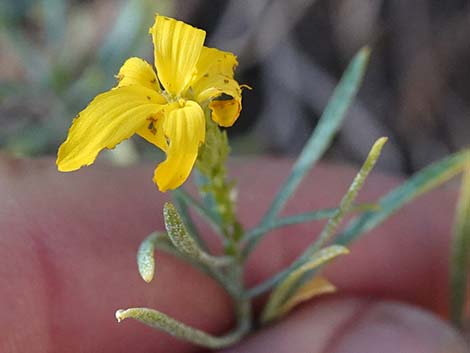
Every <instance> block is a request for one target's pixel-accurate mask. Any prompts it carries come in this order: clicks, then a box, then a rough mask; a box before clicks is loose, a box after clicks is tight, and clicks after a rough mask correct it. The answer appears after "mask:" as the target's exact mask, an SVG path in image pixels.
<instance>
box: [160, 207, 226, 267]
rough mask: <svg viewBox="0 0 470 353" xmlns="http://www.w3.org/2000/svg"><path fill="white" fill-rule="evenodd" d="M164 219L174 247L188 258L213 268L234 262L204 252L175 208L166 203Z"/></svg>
mask: <svg viewBox="0 0 470 353" xmlns="http://www.w3.org/2000/svg"><path fill="white" fill-rule="evenodd" d="M163 218H164V220H165V227H166V230H167V232H168V236H169V237H170V239H171V242H172V243H173V245H174V246H175V247H176V248H177V249H178V250H179V251H180V252H181V253H182V254H184V255H186V256H187V257H188V258H190V259H193V260H197V261H199V262H201V263H203V264H206V265H208V266H211V267H217V266H224V265H227V264H229V263H230V262H231V261H232V260H231V259H230V258H227V257H215V256H212V255H209V254H208V253H206V252H205V251H203V250H202V249H201V248H200V247H199V245H198V244H197V243H196V241H195V240H194V239H193V238H192V237H191V235H189V233H188V232H187V230H186V227H185V225H184V223H183V221H182V220H181V217H180V215H179V213H178V211H177V210H176V208H175V206H173V205H172V204H171V203H169V202H167V203H165V206H164V207H163Z"/></svg>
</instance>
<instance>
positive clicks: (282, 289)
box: [261, 245, 349, 323]
mask: <svg viewBox="0 0 470 353" xmlns="http://www.w3.org/2000/svg"><path fill="white" fill-rule="evenodd" d="M347 253H349V250H348V249H347V248H345V247H344V246H338V245H331V246H329V247H327V248H324V249H321V250H319V251H317V252H316V253H314V254H313V255H311V256H310V258H309V259H308V261H306V262H305V263H304V264H303V265H302V266H300V267H298V268H297V269H295V270H293V271H291V272H290V273H289V274H288V275H287V276H286V278H285V279H284V280H283V281H282V282H281V283H279V285H278V286H277V287H276V288H275V289H274V291H273V292H272V293H271V295H270V297H269V300H268V302H267V304H266V306H265V307H264V310H263V313H262V315H261V321H262V322H263V323H266V322H268V321H271V320H273V319H275V318H277V317H278V316H279V314H280V312H279V310H280V309H281V308H282V306H283V304H284V303H286V302H287V301H288V300H289V298H290V297H291V296H292V295H293V294H295V288H294V287H296V286H297V284H298V281H299V279H300V278H301V277H302V275H303V274H304V273H306V272H307V271H310V270H312V269H314V268H317V267H319V266H320V265H322V264H325V263H326V262H328V261H330V260H332V259H334V258H335V257H337V256H339V255H343V254H347Z"/></svg>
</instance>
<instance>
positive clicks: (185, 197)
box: [173, 188, 222, 234]
mask: <svg viewBox="0 0 470 353" xmlns="http://www.w3.org/2000/svg"><path fill="white" fill-rule="evenodd" d="M173 195H175V197H178V198H179V199H180V200H182V201H183V202H185V203H186V204H187V205H188V206H192V207H193V208H194V209H195V210H196V212H197V213H198V214H199V215H200V216H201V217H203V218H204V219H205V220H206V221H207V223H208V224H209V225H210V226H211V227H212V229H214V231H216V232H217V233H218V234H222V225H221V224H220V220H219V218H218V217H217V215H215V214H214V213H213V212H212V211H211V210H210V209H208V208H207V207H205V206H203V205H201V203H199V202H198V201H197V200H196V199H194V198H193V197H192V196H191V195H190V194H189V193H188V192H187V191H186V190H184V189H182V188H179V189H176V190H173Z"/></svg>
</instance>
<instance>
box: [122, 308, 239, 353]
mask: <svg viewBox="0 0 470 353" xmlns="http://www.w3.org/2000/svg"><path fill="white" fill-rule="evenodd" d="M128 318H132V319H135V320H137V321H140V322H142V323H144V324H145V325H148V326H150V327H153V328H156V329H159V330H162V331H164V332H166V333H168V334H170V335H173V336H175V337H177V338H179V339H182V340H185V341H189V342H191V343H194V344H197V345H199V346H202V347H207V348H212V349H216V348H223V347H226V346H229V345H231V344H233V343H235V342H237V341H238V340H240V338H241V336H242V335H241V333H239V332H233V333H232V334H228V335H227V336H222V337H215V336H212V335H210V334H208V333H205V332H203V331H201V330H198V329H196V328H193V327H190V326H188V325H186V324H184V323H182V322H180V321H178V320H175V319H173V318H171V317H169V316H168V315H166V314H164V313H162V312H160V311H157V310H153V309H148V308H130V309H126V310H118V311H116V319H117V321H118V322H121V321H122V320H124V319H128Z"/></svg>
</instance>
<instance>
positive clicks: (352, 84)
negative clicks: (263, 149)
mask: <svg viewBox="0 0 470 353" xmlns="http://www.w3.org/2000/svg"><path fill="white" fill-rule="evenodd" d="M369 53H370V50H369V48H367V47H366V48H363V49H362V50H360V51H359V53H358V54H356V56H355V57H354V58H353V60H352V61H351V63H350V64H349V66H348V68H347V69H346V72H345V73H344V75H343V77H342V78H341V81H340V82H339V84H338V86H337V87H336V89H335V91H334V92H333V96H332V97H331V99H330V101H329V103H328V105H327V107H326V108H325V110H324V112H323V114H322V116H321V118H320V120H319V122H318V124H317V126H316V128H315V130H314V131H313V133H312V136H311V137H310V139H309V140H308V141H307V144H306V145H305V147H304V148H303V150H302V152H301V154H300V156H299V158H298V159H297V161H296V162H295V164H294V166H293V168H292V171H291V173H290V174H289V176H288V177H287V179H286V181H285V182H284V184H283V185H282V187H281V189H280V190H279V192H278V193H277V194H276V196H275V198H274V201H273V203H272V205H271V207H270V209H269V210H268V212H267V213H266V215H265V216H264V218H263V220H262V221H261V225H262V226H263V225H264V224H269V223H271V222H272V220H273V219H274V218H275V217H276V216H277V215H278V214H279V212H280V211H281V209H282V208H283V206H284V205H285V203H286V202H287V200H288V199H289V198H290V197H291V195H292V194H293V193H294V191H295V190H296V189H297V187H298V185H299V184H300V182H301V181H302V179H303V178H304V176H305V174H307V172H308V171H309V170H310V169H311V168H312V167H313V166H314V164H315V163H316V162H317V161H318V160H319V159H320V157H321V156H322V155H323V153H324V152H325V150H326V149H327V148H328V146H329V145H330V143H331V141H332V139H333V137H334V135H335V134H336V132H337V131H338V130H339V128H340V126H341V123H342V121H343V119H344V117H345V116H346V111H347V109H348V108H349V106H350V105H351V102H352V101H353V98H354V97H355V95H356V93H357V91H358V89H359V86H360V84H361V81H362V78H363V76H364V72H365V68H366V66H367V62H368V58H369ZM261 237H262V234H261V235H259V236H257V237H253V238H251V239H249V240H248V244H247V250H246V252H247V253H249V252H251V250H252V249H253V248H254V246H255V245H256V243H257V242H258V241H259V240H260V238H261Z"/></svg>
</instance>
